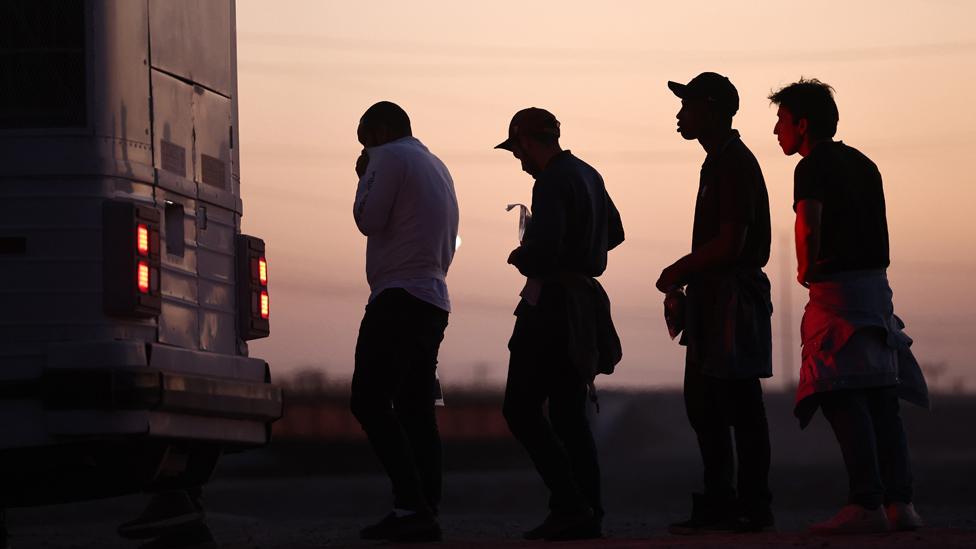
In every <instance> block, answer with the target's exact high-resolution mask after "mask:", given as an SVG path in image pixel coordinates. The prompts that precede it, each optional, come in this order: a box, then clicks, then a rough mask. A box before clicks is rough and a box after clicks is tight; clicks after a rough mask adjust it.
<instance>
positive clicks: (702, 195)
mask: <svg viewBox="0 0 976 549" xmlns="http://www.w3.org/2000/svg"><path fill="white" fill-rule="evenodd" d="M728 223H731V224H734V225H740V226H745V227H746V241H745V244H744V245H743V248H742V253H741V254H740V255H739V257H738V259H737V260H736V262H735V263H734V264H733V265H732V266H731V269H730V270H732V271H735V270H741V269H750V268H754V269H761V268H762V267H764V266H765V265H766V262H767V261H769V241H770V229H769V195H768V194H767V193H766V181H765V180H764V179H763V175H762V169H760V167H759V162H758V161H756V157H755V156H754V155H753V154H752V151H750V150H749V148H748V147H746V145H745V143H743V142H742V140H741V139H740V138H739V132H737V131H735V130H732V134H731V135H730V136H729V140H728V141H726V142H725V144H724V145H723V146H722V147H720V148H719V150H718V151H717V152H714V153H710V154H709V155H708V157H706V158H705V163H704V164H702V169H701V178H700V181H699V186H698V200H697V202H696V203H695V225H694V228H693V229H692V237H691V249H692V251H694V250H696V249H698V248H699V247H701V246H703V245H705V244H706V243H707V242H708V241H710V240H712V239H714V238H716V237H718V235H719V228H720V227H721V226H722V225H723V224H728Z"/></svg>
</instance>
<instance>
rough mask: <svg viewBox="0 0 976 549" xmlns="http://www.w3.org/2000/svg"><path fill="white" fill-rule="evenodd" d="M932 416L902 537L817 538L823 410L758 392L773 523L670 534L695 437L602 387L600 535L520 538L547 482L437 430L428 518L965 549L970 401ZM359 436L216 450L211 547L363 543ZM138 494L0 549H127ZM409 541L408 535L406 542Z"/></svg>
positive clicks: (975, 495)
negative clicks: (910, 521)
mask: <svg viewBox="0 0 976 549" xmlns="http://www.w3.org/2000/svg"><path fill="white" fill-rule="evenodd" d="M936 404H937V407H936V408H935V409H934V410H933V412H925V411H922V410H917V409H911V408H907V407H906V408H905V410H904V413H903V415H904V418H905V424H906V430H907V431H908V435H909V440H910V442H911V445H912V450H913V462H914V474H915V487H916V496H915V502H916V506H917V508H918V510H919V512H920V513H921V514H922V516H923V518H924V519H925V520H926V521H927V523H928V525H929V527H928V528H926V529H923V530H920V531H918V532H914V533H892V534H885V535H873V536H854V537H831V538H825V537H816V536H810V535H808V534H805V533H804V531H805V529H806V527H807V526H808V525H810V524H811V523H813V522H817V521H820V520H823V519H825V518H827V517H829V516H830V515H831V514H832V513H833V512H835V511H836V510H837V509H838V508H839V507H840V506H841V505H843V503H844V501H845V495H846V483H847V481H846V476H845V473H844V469H843V465H842V463H841V460H840V452H839V450H838V449H837V447H836V442H834V440H833V437H832V435H831V433H830V431H829V429H828V428H827V427H826V424H825V422H824V421H822V419H821V418H818V419H817V420H815V421H814V423H813V424H812V425H811V426H810V427H809V428H808V429H807V430H806V431H803V432H801V431H799V430H798V429H797V428H796V425H795V421H794V420H793V419H792V417H791V416H790V415H789V399H788V398H787V397H785V396H784V397H777V396H775V395H771V396H770V397H769V398H767V408H768V410H769V417H770V430H771V438H772V444H773V466H772V470H771V473H770V484H771V488H772V491H773V494H774V502H773V503H774V511H775V513H776V520H777V529H778V531H777V533H769V534H759V535H742V536H709V537H695V538H688V537H674V536H669V535H668V534H667V531H666V528H667V524H668V523H669V522H672V521H675V520H679V519H682V518H684V517H685V514H686V513H687V512H688V511H689V508H690V504H691V495H690V494H691V492H692V491H694V490H698V489H700V486H701V472H700V469H699V467H700V465H699V461H698V456H697V448H696V446H695V443H694V438H693V434H692V433H691V431H690V429H689V428H688V427H687V423H686V420H685V419H684V416H683V413H682V408H681V404H680V396H678V395H674V394H655V395H647V394H616V395H614V394H610V395H604V396H601V408H602V411H601V413H600V414H599V415H598V416H596V417H594V420H593V425H594V431H595V435H596V438H597V441H598V446H599V451H600V455H601V459H602V467H603V479H604V487H603V488H604V489H603V492H604V500H605V506H606V508H607V513H608V515H607V517H606V520H605V525H604V530H605V534H606V535H607V538H606V539H604V540H597V541H590V542H575V543H551V544H546V543H540V542H524V541H522V540H521V539H520V536H521V533H522V532H523V531H524V530H526V529H529V528H531V527H533V526H535V525H536V524H537V523H538V522H539V521H541V519H542V518H543V517H544V515H545V509H546V491H545V488H544V486H543V485H542V483H541V481H540V480H539V479H538V477H537V475H536V474H535V472H534V471H533V470H532V468H531V464H530V463H529V461H528V459H527V458H526V456H525V455H524V452H522V451H521V449H520V448H519V447H518V446H517V445H516V444H515V443H514V442H513V441H511V440H496V441H490V442H487V443H486V442H477V441H471V440H446V441H445V448H444V452H445V462H446V467H447V470H448V472H447V473H446V476H445V480H444V500H443V502H442V506H441V512H442V515H441V523H442V526H443V529H444V533H445V543H443V544H439V545H437V546H438V547H443V548H454V547H473V548H489V547H498V546H502V547H512V548H517V547H538V546H544V547H612V548H636V547H718V546H722V547H810V548H813V547H816V548H827V547H829V548H846V547H878V548H881V547H886V548H887V547H894V548H901V547H937V548H940V549H949V548H956V547H960V548H962V547H966V548H973V547H976V474H974V472H976V437H973V436H972V433H973V430H972V425H973V419H974V418H976V414H974V413H973V412H974V411H976V403H974V402H972V400H971V399H968V398H957V399H942V400H939V401H937V402H936ZM389 490H390V489H389V485H388V481H387V480H386V478H385V477H384V476H383V475H382V474H381V473H380V471H379V467H378V465H377V463H376V460H375V458H374V457H373V456H372V455H371V453H370V451H369V449H368V447H366V446H365V445H364V444H361V443H355V442H352V443H350V442H346V443H337V442H329V441H320V442H311V441H290V442H289V441H287V440H278V441H276V442H275V443H274V444H272V446H271V447H269V448H265V449H262V450H255V451H251V452H247V453H244V454H236V455H231V456H226V458H225V459H224V461H223V462H222V464H221V467H220V469H219V470H218V471H217V474H216V476H215V479H214V480H213V482H211V483H210V484H209V485H208V486H207V488H206V490H205V499H206V507H207V509H208V518H209V523H210V525H211V529H212V530H213V532H214V535H215V537H216V538H217V539H218V541H219V542H220V544H221V546H222V547H231V548H241V549H244V548H246V549H270V548H291V547H296V548H306V547H307V548H312V547H367V546H371V545H380V546H391V545H390V544H384V543H375V542H363V541H360V540H358V539H357V533H358V530H359V528H361V527H362V526H363V525H365V524H368V523H370V522H372V521H375V520H377V519H378V518H380V517H382V516H383V515H384V514H385V513H386V512H388V511H389V507H390V502H391V499H390V493H389ZM146 501H147V497H146V496H144V495H134V496H126V497H120V498H113V499H106V500H99V501H91V502H83V503H74V504H66V505H53V506H46V507H33V508H19V509H11V510H9V512H8V526H9V529H10V533H11V546H12V547H14V548H16V549H26V548H50V549H54V548H86V549H87V548H93V549H94V548H98V549H101V548H105V549H112V548H131V547H137V546H138V544H135V543H132V542H127V541H125V540H122V539H121V538H119V537H117V536H116V534H115V528H116V526H117V525H118V524H119V523H120V522H123V521H125V520H128V519H130V518H132V517H134V516H135V515H136V514H138V513H139V511H141V509H142V506H143V505H144V504H145V502H146ZM414 547H416V546H414Z"/></svg>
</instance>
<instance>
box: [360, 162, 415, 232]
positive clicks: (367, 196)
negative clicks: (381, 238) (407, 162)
mask: <svg viewBox="0 0 976 549" xmlns="http://www.w3.org/2000/svg"><path fill="white" fill-rule="evenodd" d="M360 158H361V159H362V156H360ZM367 162H368V164H367V165H366V167H365V169H364V171H363V174H362V175H361V176H360V178H359V186H358V187H357V188H356V201H355V203H354V205H353V217H354V218H355V219H356V226H357V227H359V232H361V233H363V234H364V235H366V236H372V235H374V234H377V233H379V232H381V231H383V229H385V228H386V223H387V221H388V220H389V218H390V211H391V210H392V209H393V204H394V203H395V202H396V196H397V193H398V192H399V190H400V185H401V184H402V183H403V178H404V171H403V164H402V160H400V159H398V158H396V157H394V156H392V155H390V154H382V153H377V151H375V150H374V151H373V154H372V156H371V157H367ZM358 168H359V163H358V162H357V172H358V171H359V169H358Z"/></svg>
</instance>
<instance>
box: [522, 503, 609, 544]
mask: <svg viewBox="0 0 976 549" xmlns="http://www.w3.org/2000/svg"><path fill="white" fill-rule="evenodd" d="M600 524H601V521H600V520H599V519H597V518H596V517H594V516H593V511H592V510H590V509H584V510H581V511H570V512H558V513H557V512H551V513H549V516H547V517H546V519H545V520H544V521H542V524H540V525H539V526H536V527H535V528H533V529H531V530H529V531H527V532H525V533H524V534H522V537H523V538H525V539H529V540H535V539H545V540H569V539H592V537H594V536H593V534H594V533H595V532H594V527H596V529H597V530H599V527H600ZM596 533H598V534H602V532H596ZM586 535H589V536H590V537H582V536H586ZM595 537H600V536H595Z"/></svg>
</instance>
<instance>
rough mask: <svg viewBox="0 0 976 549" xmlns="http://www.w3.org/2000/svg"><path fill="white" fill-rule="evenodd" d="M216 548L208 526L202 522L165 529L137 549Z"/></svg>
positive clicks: (215, 542)
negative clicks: (163, 532) (161, 533)
mask: <svg viewBox="0 0 976 549" xmlns="http://www.w3.org/2000/svg"><path fill="white" fill-rule="evenodd" d="M177 548H179V549H217V540H215V539H214V537H213V534H212V533H211V532H210V528H208V527H207V525H206V524H204V523H202V522H198V523H195V524H189V525H185V526H182V527H177V528H174V529H170V530H167V531H166V533H165V534H163V535H161V536H159V537H158V538H156V539H154V540H152V541H149V542H146V543H143V544H142V545H140V546H139V549H177Z"/></svg>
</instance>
